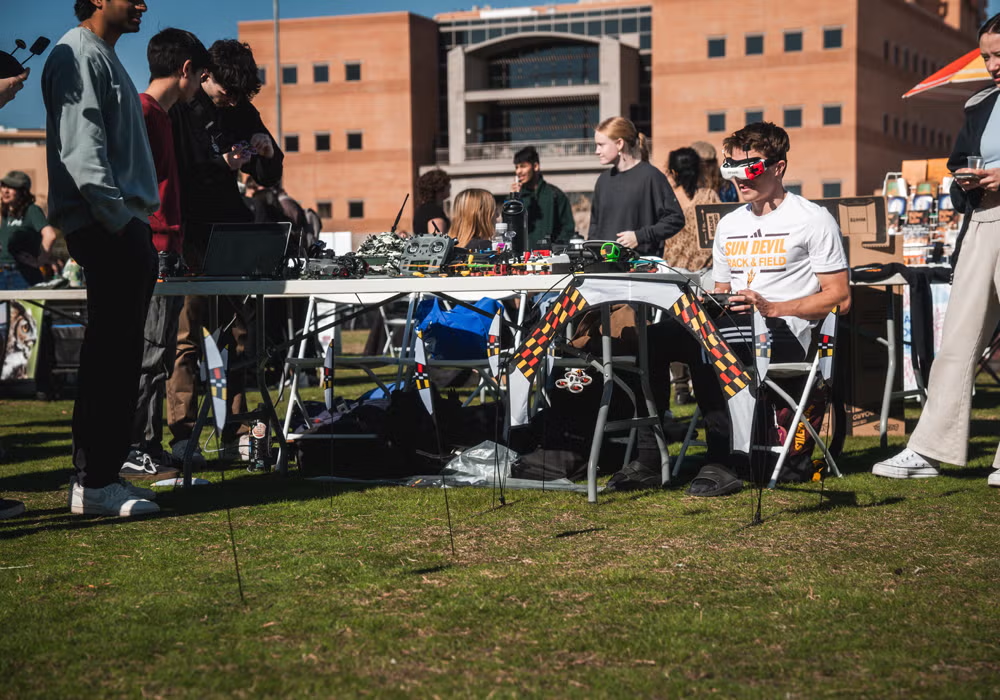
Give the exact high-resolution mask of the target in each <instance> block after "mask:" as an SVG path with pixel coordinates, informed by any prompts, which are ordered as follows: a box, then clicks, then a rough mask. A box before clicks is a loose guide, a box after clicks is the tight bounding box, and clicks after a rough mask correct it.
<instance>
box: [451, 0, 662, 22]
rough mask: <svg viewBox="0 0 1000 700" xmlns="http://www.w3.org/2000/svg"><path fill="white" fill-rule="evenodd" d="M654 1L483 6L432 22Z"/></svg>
mask: <svg viewBox="0 0 1000 700" xmlns="http://www.w3.org/2000/svg"><path fill="white" fill-rule="evenodd" d="M653 2H654V0H645V2H643V1H642V0H636V1H635V2H615V0H606V1H602V0H594V1H593V2H590V1H587V0H583V1H581V2H565V3H552V4H549V5H524V6H521V7H505V8H502V9H500V8H497V9H494V8H491V7H490V6H489V5H484V6H483V7H478V8H477V7H475V6H473V9H469V10H456V11H454V12H441V13H439V14H436V15H434V21H436V22H451V21H454V20H459V19H489V18H490V17H491V16H494V17H501V16H503V15H500V14H496V15H494V14H493V13H501V12H503V13H514V12H517V11H518V10H521V11H524V10H532V11H534V14H536V15H538V16H545V15H548V14H556V13H562V12H585V11H587V10H602V9H611V8H616V7H642V6H649V7H652V5H653ZM484 12H485V13H487V15H486V17H483V13H484Z"/></svg>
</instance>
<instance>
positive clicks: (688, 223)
mask: <svg viewBox="0 0 1000 700" xmlns="http://www.w3.org/2000/svg"><path fill="white" fill-rule="evenodd" d="M666 170H667V180H669V181H670V184H671V185H672V186H673V189H674V195H675V196H676V197H677V202H678V203H679V204H680V207H681V211H683V212H684V228H682V229H681V230H680V232H679V233H678V234H677V235H676V236H674V237H672V238H670V239H668V240H667V242H666V244H665V245H664V246H663V259H664V260H666V261H667V264H668V265H670V266H671V267H676V268H679V269H682V270H689V271H691V272H698V271H701V270H704V269H705V268H708V267H711V266H712V250H711V249H707V250H703V249H702V248H701V247H700V246H699V244H698V221H697V218H696V217H695V209H694V208H695V207H696V206H698V205H699V204H718V202H719V195H718V194H717V193H716V192H715V190H713V189H711V188H710V187H706V186H703V185H702V182H701V158H699V157H698V152H697V151H695V150H694V149H693V148H678V149H677V150H676V151H671V152H670V155H669V156H668V157H667V167H666Z"/></svg>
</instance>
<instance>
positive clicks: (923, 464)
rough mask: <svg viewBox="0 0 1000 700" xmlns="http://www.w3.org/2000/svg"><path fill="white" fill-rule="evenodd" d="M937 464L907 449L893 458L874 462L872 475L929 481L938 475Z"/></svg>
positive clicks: (934, 460)
mask: <svg viewBox="0 0 1000 700" xmlns="http://www.w3.org/2000/svg"><path fill="white" fill-rule="evenodd" d="M939 464H940V462H939V461H938V460H936V459H928V458H927V457H923V456H921V455H919V454H917V453H916V452H914V451H913V450H911V449H910V448H909V447H907V448H906V449H905V450H903V451H902V452H900V453H899V454H898V455H896V456H895V457H890V458H889V459H884V460H882V461H881V462H876V463H875V466H874V467H872V474H874V475H875V476H884V477H886V478H888V479H930V478H931V477H934V476H939V475H940V473H939V472H938V470H937V468H938V465H939Z"/></svg>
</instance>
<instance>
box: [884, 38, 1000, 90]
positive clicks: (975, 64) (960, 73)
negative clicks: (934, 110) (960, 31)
mask: <svg viewBox="0 0 1000 700" xmlns="http://www.w3.org/2000/svg"><path fill="white" fill-rule="evenodd" d="M992 80H993V78H992V77H991V76H990V74H989V72H988V71H987V70H986V63H985V62H984V61H983V56H982V54H981V53H980V52H979V49H973V50H972V51H970V52H969V53H967V54H965V55H964V56H962V57H961V58H959V59H958V60H956V61H952V62H951V63H949V64H948V65H947V66H945V67H944V68H942V69H941V70H939V71H938V72H937V73H935V74H934V75H931V76H929V77H927V78H924V79H923V80H922V81H920V83H919V84H917V85H916V86H914V87H913V89H911V90H910V91H909V92H907V93H906V94H905V95H903V97H904V98H906V97H913V96H914V95H919V94H920V93H922V92H927V91H928V90H935V89H939V88H945V89H947V88H949V87H951V86H956V85H961V84H962V83H980V82H984V81H992ZM951 92H961V93H962V94H966V95H967V94H968V92H969V91H968V90H961V89H960V90H951Z"/></svg>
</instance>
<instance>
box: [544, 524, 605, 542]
mask: <svg viewBox="0 0 1000 700" xmlns="http://www.w3.org/2000/svg"><path fill="white" fill-rule="evenodd" d="M607 529H608V528H606V527H588V528H587V529H585V530H566V531H565V532H560V533H559V534H557V535H553V537H555V538H556V539H559V538H560V537H576V536H577V535H586V534H588V533H591V532H601V531H602V530H607Z"/></svg>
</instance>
